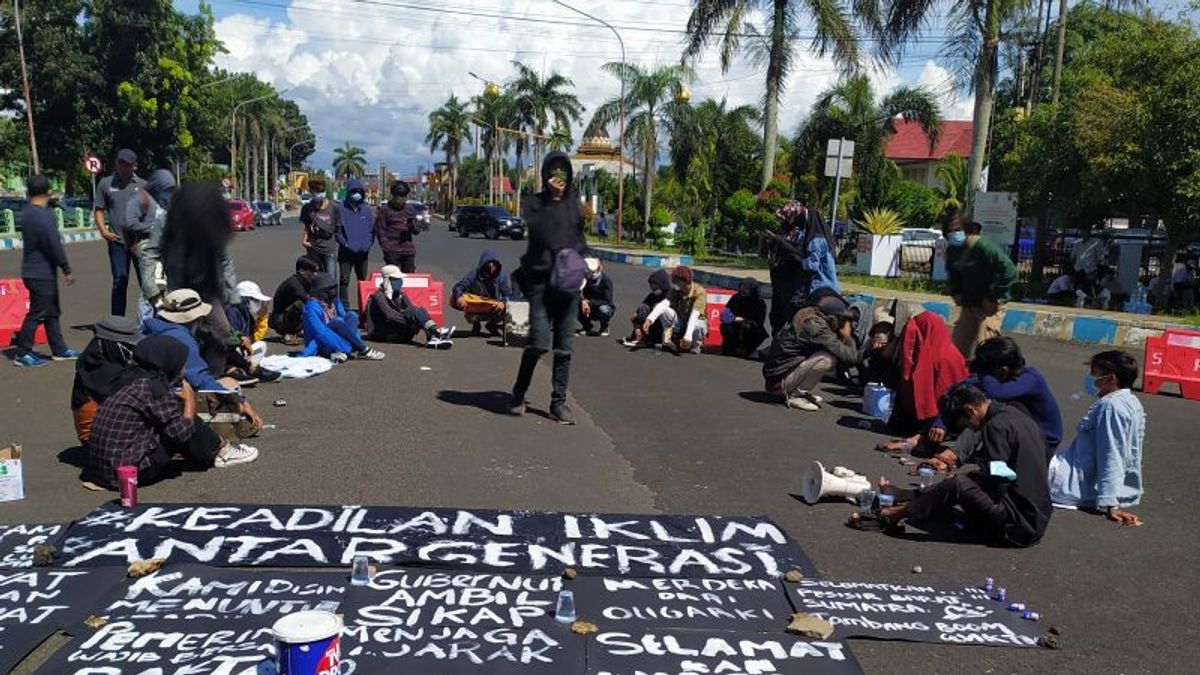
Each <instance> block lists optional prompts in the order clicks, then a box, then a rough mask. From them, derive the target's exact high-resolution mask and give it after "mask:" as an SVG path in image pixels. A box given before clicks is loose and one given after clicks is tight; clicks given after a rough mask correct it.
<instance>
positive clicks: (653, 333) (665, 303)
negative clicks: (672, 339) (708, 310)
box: [621, 269, 671, 349]
mask: <svg viewBox="0 0 1200 675" xmlns="http://www.w3.org/2000/svg"><path fill="white" fill-rule="evenodd" d="M646 283H648V284H649V285H650V292H649V293H647V294H646V297H644V298H642V301H641V302H640V303H639V304H638V307H637V310H635V311H634V313H633V316H632V317H630V319H631V320H632V321H633V332H632V333H630V334H629V337H627V338H625V339H624V340H621V344H622V345H624V346H626V347H629V348H630V349H637V348H638V347H653V346H654V345H656V344H659V343H661V342H662V326H661V325H659V324H658V323H657V322H649V323H650V328H649V329H645V328H644V327H645V325H646V323H647V322H648V319H649V318H650V314H651V313H652V312H655V311H657V312H659V313H660V314H661V313H662V311H664V310H665V309H666V308H667V307H669V306H670V305H671V301H670V299H668V297H667V295H668V293H670V292H671V274H670V273H669V272H667V271H666V270H663V269H658V270H654V271H653V272H651V273H650V277H649V278H648V279H647V280H646Z"/></svg>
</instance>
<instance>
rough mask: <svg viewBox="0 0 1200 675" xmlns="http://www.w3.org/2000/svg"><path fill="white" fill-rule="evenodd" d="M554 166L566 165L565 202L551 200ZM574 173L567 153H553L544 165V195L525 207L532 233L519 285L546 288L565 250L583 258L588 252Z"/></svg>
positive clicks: (522, 257) (524, 216)
mask: <svg viewBox="0 0 1200 675" xmlns="http://www.w3.org/2000/svg"><path fill="white" fill-rule="evenodd" d="M552 164H565V165H566V167H565V168H566V170H567V190H566V192H564V193H563V196H562V198H561V199H554V197H552V196H551V191H550V186H549V184H548V183H549V180H550V170H551V168H552ZM574 177H575V176H574V171H572V169H571V160H570V158H569V157H567V154H566V153H564V152H552V153H550V154H549V155H546V159H545V160H544V161H543V162H542V191H541V192H539V193H538V194H536V195H534V197H533V198H532V199H529V200H526V201H525V203H524V204H523V205H522V206H523V208H522V214H521V215H522V217H523V218H524V219H525V225H526V227H527V228H528V229H529V247H528V248H527V249H526V250H525V255H523V256H521V269H520V270H519V272H520V274H519V275H518V276H519V281H520V284H521V285H522V286H523V287H524V286H525V285H526V284H544V283H546V282H547V281H549V279H550V271H551V270H552V269H553V268H554V256H555V255H556V254H557V253H558V252H559V251H561V250H563V249H566V248H573V249H575V250H576V251H578V252H579V253H580V254H581V255H582V254H583V253H584V252H585V251H586V250H587V243H586V242H585V241H584V239H583V211H582V209H580V206H579V198H578V197H577V196H576V195H575V190H574V189H573V185H572V182H573V180H574Z"/></svg>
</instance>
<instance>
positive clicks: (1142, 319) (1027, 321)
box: [592, 245, 1189, 350]
mask: <svg viewBox="0 0 1200 675" xmlns="http://www.w3.org/2000/svg"><path fill="white" fill-rule="evenodd" d="M592 250H594V251H596V252H597V253H598V254H599V255H600V257H601V258H602V259H604V260H608V261H610V262H618V263H623V264H626V265H640V266H643V267H668V268H669V267H674V266H676V265H687V266H689V267H691V268H692V269H693V270H694V271H695V278H696V281H698V282H700V283H701V284H703V285H705V286H711V287H715V288H730V289H733V288H737V285H738V281H740V280H741V279H743V278H745V277H753V278H755V279H758V280H759V281H760V282H761V283H762V284H763V289H762V295H763V297H765V298H770V297H771V285H770V275H769V273H768V272H767V270H765V269H748V268H737V267H712V266H707V265H695V264H693V261H692V257H691V256H688V255H675V254H665V253H662V252H655V251H644V250H637V249H612V248H604V246H603V245H601V246H593V247H592ZM842 294H843V295H846V296H858V297H861V298H863V299H866V300H868V301H871V302H872V304H873V306H878V305H884V304H888V303H891V301H892V300H893V299H896V298H899V299H901V300H907V301H910V302H917V303H920V304H921V305H922V306H923V307H925V309H927V310H929V311H931V312H934V313H935V314H939V315H941V317H942V318H943V319H945V320H946V322H947V323H953V322H954V321H955V320H957V319H958V308H957V307H955V306H954V303H953V302H952V301H951V300H950V299H949V298H947V297H946V296H944V295H933V294H929V293H913V292H907V291H893V290H887V289H883V288H876V287H874V286H863V285H860V284H853V283H843V284H842ZM1168 328H1189V327H1188V326H1183V325H1181V324H1178V323H1173V322H1170V321H1164V320H1162V319H1158V318H1155V317H1152V316H1150V315H1147V314H1126V313H1125V312H1106V311H1101V310H1097V309H1077V308H1074V307H1058V306H1054V305H1041V304H1036V303H1026V302H1011V303H1008V311H1007V312H1006V313H1005V315H1004V324H1003V331H1004V332H1006V333H1013V334H1016V335H1036V336H1038V337H1046V338H1051V339H1055V340H1062V341H1065V342H1084V343H1091V344H1104V345H1116V346H1120V347H1129V348H1136V349H1137V350H1141V348H1142V347H1143V346H1144V344H1145V341H1146V337H1148V336H1158V335H1161V334H1162V332H1163V331H1164V330H1166V329H1168Z"/></svg>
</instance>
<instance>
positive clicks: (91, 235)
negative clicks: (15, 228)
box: [0, 230, 101, 251]
mask: <svg viewBox="0 0 1200 675" xmlns="http://www.w3.org/2000/svg"><path fill="white" fill-rule="evenodd" d="M62 238H63V243H64V244H77V243H79V242H83V241H99V240H100V239H101V236H100V233H99V232H97V231H96V230H80V231H78V232H62ZM22 248H25V246H24V244H23V243H22V242H21V237H19V236H12V235H4V236H0V251H17V250H20V249H22Z"/></svg>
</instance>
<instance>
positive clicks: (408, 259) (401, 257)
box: [375, 180, 421, 274]
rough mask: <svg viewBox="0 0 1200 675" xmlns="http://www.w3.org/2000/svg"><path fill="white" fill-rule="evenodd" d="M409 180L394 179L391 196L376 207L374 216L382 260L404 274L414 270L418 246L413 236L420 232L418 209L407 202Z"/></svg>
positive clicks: (415, 268) (415, 269)
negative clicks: (407, 181)
mask: <svg viewBox="0 0 1200 675" xmlns="http://www.w3.org/2000/svg"><path fill="white" fill-rule="evenodd" d="M408 191H409V189H408V183H405V182H404V181H402V180H398V181H393V182H392V185H391V188H390V192H391V195H392V196H391V199H389V200H388V201H387V203H385V204H383V205H382V206H380V207H379V211H378V212H377V213H376V215H375V233H376V235H378V236H379V248H380V249H382V250H383V261H384V263H386V264H388V265H394V266H396V267H399V268H400V271H401V272H403V273H404V274H412V273H413V272H416V271H417V245H416V243H415V242H414V241H413V237H415V236H417V235H418V234H420V232H421V228H420V227H419V226H418V224H417V212H416V210H414V209H413V207H412V205H410V204H409V203H408Z"/></svg>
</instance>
